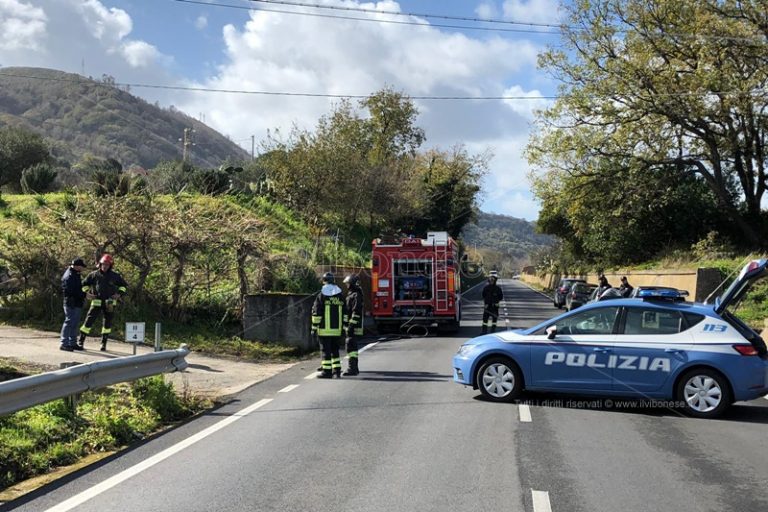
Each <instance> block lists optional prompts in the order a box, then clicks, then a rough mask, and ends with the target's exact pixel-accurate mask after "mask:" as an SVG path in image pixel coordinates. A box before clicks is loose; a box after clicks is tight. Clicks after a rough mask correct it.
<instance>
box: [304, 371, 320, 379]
mask: <svg viewBox="0 0 768 512" xmlns="http://www.w3.org/2000/svg"><path fill="white" fill-rule="evenodd" d="M316 378H317V372H313V373H310V374H309V375H307V376H306V377H304V380H310V379H316Z"/></svg>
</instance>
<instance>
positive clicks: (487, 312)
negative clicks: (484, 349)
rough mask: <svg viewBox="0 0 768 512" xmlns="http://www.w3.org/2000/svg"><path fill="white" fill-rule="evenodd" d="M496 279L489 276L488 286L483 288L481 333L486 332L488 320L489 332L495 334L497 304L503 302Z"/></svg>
mask: <svg viewBox="0 0 768 512" xmlns="http://www.w3.org/2000/svg"><path fill="white" fill-rule="evenodd" d="M496 279H497V277H496V276H494V275H491V276H490V277H488V284H487V285H485V288H483V331H482V333H483V334H485V333H487V332H488V324H489V321H488V320H489V319H490V325H491V332H496V321H497V320H498V319H499V303H500V302H501V301H502V300H504V294H503V293H502V292H501V287H500V286H499V285H497V284H496Z"/></svg>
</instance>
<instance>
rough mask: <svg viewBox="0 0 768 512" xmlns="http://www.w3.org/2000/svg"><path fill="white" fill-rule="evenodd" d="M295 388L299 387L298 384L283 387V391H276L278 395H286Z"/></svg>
mask: <svg viewBox="0 0 768 512" xmlns="http://www.w3.org/2000/svg"><path fill="white" fill-rule="evenodd" d="M297 387H299V385H298V384H291V385H290V386H285V387H284V388H283V389H281V390H280V391H278V393H288V392H289V391H293V390H294V389H296V388H297Z"/></svg>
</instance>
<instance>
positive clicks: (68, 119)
mask: <svg viewBox="0 0 768 512" xmlns="http://www.w3.org/2000/svg"><path fill="white" fill-rule="evenodd" d="M3 126H14V127H19V128H26V129H29V130H32V131H34V132H36V133H39V134H40V135H42V136H43V137H45V138H47V139H48V140H49V143H50V144H51V152H52V154H53V156H54V157H56V158H57V159H59V160H60V161H62V163H64V164H66V163H69V164H73V163H75V162H76V161H78V160H79V159H80V158H81V157H82V156H83V155H85V154H86V153H90V154H93V155H95V156H97V157H102V158H114V159H116V160H118V161H119V162H121V163H122V164H123V166H124V167H125V168H128V167H130V166H133V165H138V166H141V167H144V168H147V169H149V168H152V167H154V166H155V165H156V164H157V163H158V162H161V161H166V160H180V159H181V151H182V144H181V143H180V142H179V139H180V138H182V137H183V134H184V129H185V128H192V129H194V130H195V132H194V134H193V140H194V142H195V145H194V146H191V147H190V161H191V163H192V164H194V165H196V166H200V167H218V166H219V165H220V164H221V162H222V161H225V160H227V159H243V158H245V157H247V156H248V154H247V152H245V151H244V150H243V149H242V148H240V147H239V146H237V145H236V144H234V143H233V142H231V141H230V140H229V139H227V138H226V137H224V136H223V135H221V134H220V133H218V132H217V131H215V130H213V129H212V128H209V127H208V126H206V125H205V124H203V123H201V122H199V121H196V120H195V119H192V118H191V117H189V116H187V115H185V114H183V113H181V112H179V111H177V110H175V109H173V107H171V108H170V109H163V108H160V107H159V106H156V105H152V104H150V103H147V102H146V101H144V100H142V99H140V98H137V97H136V96H133V95H132V94H130V92H128V91H125V90H123V89H122V88H119V87H118V86H116V85H115V84H114V79H112V78H111V77H108V76H105V77H102V78H101V79H91V78H86V77H83V76H80V75H76V74H72V73H64V72H61V71H55V70H51V69H42V68H13V67H11V68H2V69H1V70H0V127H3Z"/></svg>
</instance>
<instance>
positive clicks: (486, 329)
mask: <svg viewBox="0 0 768 512" xmlns="http://www.w3.org/2000/svg"><path fill="white" fill-rule="evenodd" d="M487 332H488V326H487V325H486V324H483V329H482V330H481V331H480V334H486V333H487Z"/></svg>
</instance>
